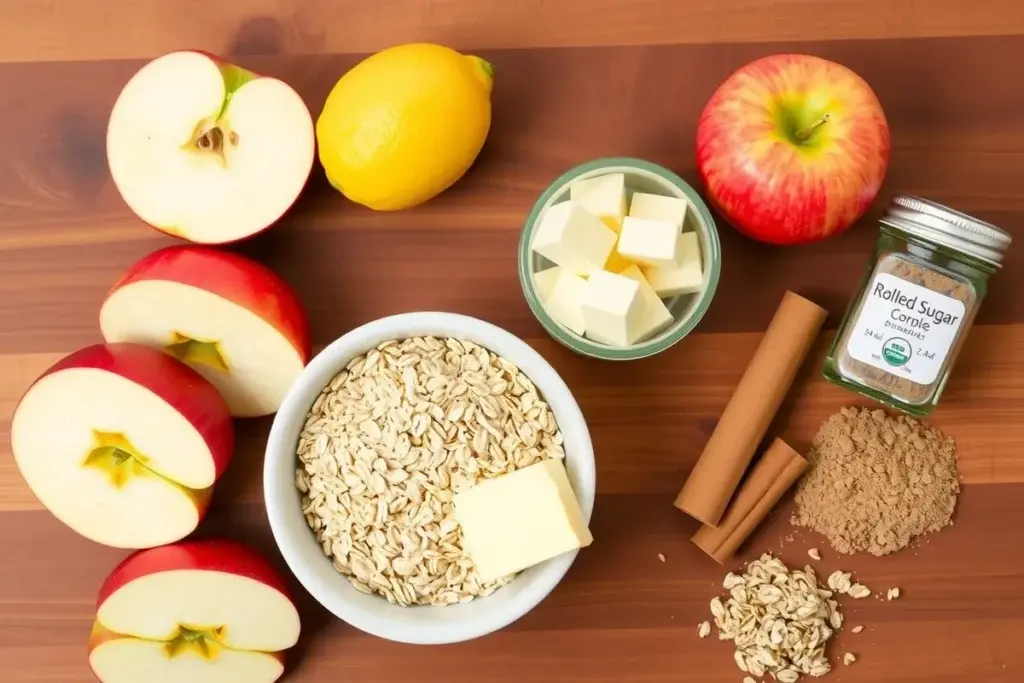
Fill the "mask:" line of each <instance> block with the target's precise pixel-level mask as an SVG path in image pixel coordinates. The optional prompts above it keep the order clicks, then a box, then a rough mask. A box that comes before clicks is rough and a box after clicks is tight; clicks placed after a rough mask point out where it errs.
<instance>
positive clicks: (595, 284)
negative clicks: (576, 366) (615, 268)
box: [583, 271, 643, 346]
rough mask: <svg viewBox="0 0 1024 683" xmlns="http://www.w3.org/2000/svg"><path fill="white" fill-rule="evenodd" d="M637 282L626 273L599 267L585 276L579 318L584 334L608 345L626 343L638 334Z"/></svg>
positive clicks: (641, 307) (638, 301)
mask: <svg viewBox="0 0 1024 683" xmlns="http://www.w3.org/2000/svg"><path fill="white" fill-rule="evenodd" d="M642 316H643V301H642V300H641V298H640V285H639V284H638V283H637V282H636V281H635V280H631V279H629V278H628V277H623V276H622V275H616V274H615V273H609V272H606V271H601V272H598V273H593V274H592V275H591V276H590V278H589V279H588V280H587V287H586V290H585V291H584V294H583V322H584V328H585V329H586V334H587V336H588V337H590V338H592V339H595V340H597V341H599V342H604V343H605V344H610V345H612V346H629V345H630V344H633V343H634V342H636V341H637V339H638V338H639V336H640V334H641V330H640V327H641V318H642Z"/></svg>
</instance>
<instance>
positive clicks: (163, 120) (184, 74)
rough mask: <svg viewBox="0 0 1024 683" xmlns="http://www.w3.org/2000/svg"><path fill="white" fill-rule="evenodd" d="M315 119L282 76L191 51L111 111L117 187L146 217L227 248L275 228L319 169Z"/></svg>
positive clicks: (148, 74)
mask: <svg viewBox="0 0 1024 683" xmlns="http://www.w3.org/2000/svg"><path fill="white" fill-rule="evenodd" d="M314 147H315V142H314V133H313V119H312V117H311V116H310V114H309V109H307V108H306V105H305V103H304V102H303V101H302V98H301V97H299V95H298V93H296V92H295V91H294V90H293V89H292V88H291V86H289V85H287V84H286V83H284V82H283V81H280V80H278V79H276V78H268V77H263V76H258V75H256V74H254V73H252V72H250V71H246V70H245V69H242V68H240V67H237V66H235V65H233V64H229V63H227V62H226V61H224V60H223V59H221V58H220V57H216V56H214V55H210V54H207V53H204V52H195V51H181V52H172V53H170V54H167V55H164V56H162V57H158V58H157V59H154V60H153V61H151V62H149V63H148V64H146V65H145V66H143V67H142V68H141V69H140V70H139V71H138V72H137V73H136V74H135V75H134V76H133V77H132V78H131V80H129V81H128V84H127V85H125V87H124V89H123V90H122V91H121V94H120V95H119V96H118V98H117V101H116V102H115V103H114V108H113V110H112V112H111V114H110V121H109V123H108V127H107V161H108V163H109V165H110V173H111V175H112V176H113V179H114V185H115V186H116V187H117V189H118V191H119V192H120V193H121V197H122V198H123V199H124V201H125V203H127V204H128V206H129V208H131V210H132V211H134V212H135V213H136V214H137V215H138V216H139V217H140V218H141V219H142V220H144V221H146V222H147V223H149V224H150V225H152V226H153V227H155V228H157V229H158V230H162V231H163V232H166V233H169V234H171V235H176V236H178V237H181V238H183V239H187V240H189V241H192V242H202V243H207V244H219V243H224V242H233V241H236V240H240V239H244V238H246V237H249V236H250V235H253V234H255V233H258V232H260V231H262V230H265V229H266V228H268V227H270V226H271V225H272V224H273V223H274V222H275V221H276V220H277V219H279V218H280V217H281V216H282V215H283V214H284V213H285V211H287V210H288V209H289V208H290V207H291V205H292V204H293V203H294V202H295V200H296V199H297V198H298V196H299V194H300V193H301V192H302V188H303V187H304V186H305V184H306V181H307V180H308V178H309V174H310V172H311V171H312V169H313V157H314V151H315V150H314Z"/></svg>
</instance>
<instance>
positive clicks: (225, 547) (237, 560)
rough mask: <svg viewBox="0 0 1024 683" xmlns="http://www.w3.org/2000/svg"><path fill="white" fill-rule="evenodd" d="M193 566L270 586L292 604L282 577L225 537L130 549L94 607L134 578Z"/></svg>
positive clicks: (107, 579)
mask: <svg viewBox="0 0 1024 683" xmlns="http://www.w3.org/2000/svg"><path fill="white" fill-rule="evenodd" d="M182 569H195V570H204V571H212V572H224V573H226V574H235V575H237V576H244V577H246V578H249V579H252V580H254V581H259V582H260V583H262V584H264V585H266V586H269V587H270V588H273V589H274V590H276V591H278V592H279V593H281V594H282V595H284V596H285V597H286V598H287V599H288V601H289V602H292V603H293V604H294V601H293V600H292V598H291V593H290V592H289V591H288V587H287V586H286V584H285V582H284V579H283V578H282V577H281V575H280V574H279V573H278V572H277V570H276V569H274V567H273V566H272V565H271V564H270V563H269V562H267V560H266V559H265V558H264V557H263V556H262V555H260V554H259V553H258V552H256V551H255V550H253V549H252V548H250V547H248V546H246V545H244V544H242V543H239V542H237V541H231V540H227V539H204V540H195V541H179V542H177V543H172V544H171V545H165V546H160V547H158V548H149V549H146V550H140V551H138V552H135V553H132V554H131V555H129V556H128V557H127V558H125V559H124V560H123V561H122V562H121V564H119V565H117V566H116V567H115V568H114V570H113V571H112V572H111V573H110V575H109V576H108V577H107V578H106V580H105V581H104V582H103V585H102V586H100V592H99V597H98V598H97V600H96V609H97V610H99V609H100V608H101V607H102V606H103V603H104V602H106V600H107V598H109V597H110V596H111V595H113V594H114V593H115V592H116V591H117V590H118V589H120V588H122V587H123V586H125V585H127V584H129V583H131V582H132V581H135V580H136V579H139V578H142V577H144V576H148V575H150V574H158V573H160V572H166V571H175V570H182Z"/></svg>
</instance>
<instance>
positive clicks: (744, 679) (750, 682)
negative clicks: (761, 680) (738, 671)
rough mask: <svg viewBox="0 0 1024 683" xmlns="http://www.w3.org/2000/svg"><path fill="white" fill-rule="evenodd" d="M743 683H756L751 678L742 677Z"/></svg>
mask: <svg viewBox="0 0 1024 683" xmlns="http://www.w3.org/2000/svg"><path fill="white" fill-rule="evenodd" d="M743 683H757V681H755V680H754V679H753V678H751V677H750V676H744V677H743Z"/></svg>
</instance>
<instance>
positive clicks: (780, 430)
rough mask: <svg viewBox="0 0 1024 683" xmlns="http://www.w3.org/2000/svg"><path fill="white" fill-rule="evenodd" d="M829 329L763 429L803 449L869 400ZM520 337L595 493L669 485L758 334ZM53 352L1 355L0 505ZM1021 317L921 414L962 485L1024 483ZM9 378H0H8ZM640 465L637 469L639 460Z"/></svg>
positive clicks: (985, 338) (240, 477)
mask: <svg viewBox="0 0 1024 683" xmlns="http://www.w3.org/2000/svg"><path fill="white" fill-rule="evenodd" d="M831 338H832V332H826V333H823V334H822V335H821V337H820V338H819V343H818V349H817V351H816V352H815V356H814V357H813V358H812V359H810V360H809V361H808V362H807V364H806V365H805V367H804V369H803V372H802V376H801V377H800V378H799V380H798V382H797V383H796V385H795V386H794V388H793V390H792V391H791V392H790V398H789V399H788V400H787V402H786V404H785V405H784V406H783V408H782V410H780V413H779V415H778V417H777V419H776V422H775V425H774V427H773V430H772V433H774V434H779V435H784V436H785V438H787V439H788V440H789V441H790V443H792V444H793V445H794V446H795V447H797V448H799V449H805V448H806V447H807V446H808V445H809V444H810V441H811V439H812V438H813V437H814V434H815V432H816V431H817V429H818V427H819V426H820V424H821V423H822V422H823V421H824V420H825V419H826V418H827V417H828V416H829V415H831V414H832V413H833V412H835V411H836V410H838V409H839V408H841V407H842V406H844V405H860V404H868V402H866V401H864V400H861V399H860V398H859V397H857V396H856V395H854V394H852V393H850V392H848V391H845V390H843V389H839V388H837V387H834V386H832V385H831V384H829V383H827V382H826V381H825V380H823V379H821V377H820V376H819V373H818V368H820V360H819V359H820V358H821V357H822V354H823V352H824V348H825V346H826V345H827V343H828V342H830V341H831ZM526 339H527V342H528V343H529V344H530V345H531V346H533V347H534V348H535V349H537V350H538V351H539V352H540V353H541V354H542V355H543V356H544V357H545V358H547V359H548V360H549V361H550V362H551V363H552V365H554V367H555V369H556V370H558V371H559V372H560V373H561V374H562V377H563V378H564V379H565V381H566V382H567V383H568V385H569V387H570V389H572V390H573V392H574V395H575V396H576V400H577V401H578V402H579V404H580V407H581V408H582V409H583V414H584V416H585V417H586V419H587V424H588V426H589V428H590V430H591V437H592V439H593V441H594V443H595V445H596V446H595V449H596V453H597V462H598V490H599V491H600V492H602V493H637V492H642V491H646V492H651V493H658V494H665V495H668V494H675V493H676V492H677V491H678V489H679V488H680V487H681V486H682V484H683V481H684V480H685V477H686V473H687V472H689V470H690V469H691V468H692V467H693V464H694V463H695V462H696V460H697V458H698V457H699V456H700V453H701V450H702V449H703V446H704V444H705V443H706V442H707V439H708V438H709V437H710V435H711V431H712V430H713V429H714V426H715V424H716V422H717V419H718V416H719V415H720V414H721V412H722V410H723V409H724V408H725V404H726V403H727V402H728V400H729V396H730V395H731V393H732V388H733V387H734V386H735V385H736V383H737V382H738V380H739V378H740V375H741V374H742V372H743V370H744V367H745V365H746V360H747V359H749V358H750V357H751V356H752V355H753V352H754V349H755V347H756V346H757V343H758V340H759V339H760V335H759V334H724V335H719V334H700V335H695V336H692V337H689V338H687V339H685V340H683V342H682V343H680V344H679V345H678V346H676V347H674V348H673V349H671V350H669V351H668V352H666V353H663V354H660V355H659V356H656V357H654V358H650V359H646V360H643V361H636V362H632V363H625V364H612V363H606V364H604V365H602V367H601V368H600V371H595V368H594V364H593V363H592V362H591V361H590V360H588V359H585V358H583V357H580V356H577V355H575V354H573V353H571V352H570V351H568V350H566V349H564V348H563V347H561V346H559V345H558V344H556V343H555V342H554V341H552V340H551V339H550V338H548V337H538V336H535V335H529V336H527V337H526ZM58 357H59V354H25V355H2V356H0V378H2V380H0V444H3V445H2V446H0V510H37V509H39V503H38V501H36V500H35V498H34V497H33V496H32V494H31V492H30V491H29V490H28V489H27V488H26V487H25V486H24V484H23V483H22V481H21V478H20V475H19V474H18V472H17V470H16V468H15V466H14V462H13V459H12V458H11V457H10V446H9V440H8V438H7V437H8V435H9V431H10V417H11V414H12V412H13V409H14V406H15V404H16V401H17V400H18V398H19V397H20V395H21V392H22V391H23V390H24V389H25V387H27V386H28V384H29V383H30V382H31V379H32V378H33V377H35V376H36V375H37V374H38V373H40V372H42V371H43V370H45V369H46V367H48V366H49V365H50V364H52V363H53V362H54V361H55V360H56V359H57V358H58ZM1020 358H1024V325H1013V326H981V327H977V328H976V329H974V330H973V332H972V333H971V336H970V337H969V339H968V343H967V346H966V348H965V350H964V353H963V355H962V357H961V359H960V363H959V364H958V367H957V369H956V373H955V374H954V376H953V379H952V381H951V382H950V384H949V386H948V388H947V390H946V393H945V395H944V397H943V399H942V403H941V405H940V408H939V410H938V411H937V412H936V413H935V415H934V417H933V419H932V420H931V422H932V423H933V424H935V425H936V426H938V427H939V428H940V429H943V430H945V431H946V432H947V433H948V434H950V435H952V436H954V437H955V438H956V439H957V442H958V445H959V449H958V451H959V457H960V470H961V474H962V476H963V479H964V481H965V482H967V483H970V484H995V483H1022V484H1024V459H1021V458H1020V457H1018V454H1019V453H1021V452H1024V375H1022V374H1021V373H1020V372H1019V371H1017V369H1016V368H1017V365H1016V364H1017V363H1018V359H1020ZM8 378H9V379H8ZM236 424H237V425H238V430H237V434H238V441H237V446H236V455H235V459H234V462H233V463H232V465H231V467H230V469H229V470H228V473H227V475H225V479H224V480H223V481H222V483H221V484H220V489H221V491H220V493H223V496H221V495H220V494H218V496H217V497H216V498H215V501H216V500H218V499H220V498H222V497H223V498H225V499H226V500H234V499H235V498H238V499H242V500H246V501H251V502H252V501H258V500H259V499H260V497H261V496H262V486H261V480H260V477H261V476H262V475H261V468H262V461H263V458H262V455H263V448H264V444H265V443H266V436H267V433H268V430H269V428H270V427H269V425H270V420H269V419H262V420H250V421H239V422H237V423H236ZM640 464H642V466H640Z"/></svg>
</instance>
